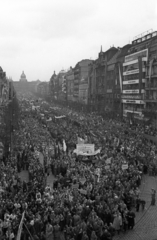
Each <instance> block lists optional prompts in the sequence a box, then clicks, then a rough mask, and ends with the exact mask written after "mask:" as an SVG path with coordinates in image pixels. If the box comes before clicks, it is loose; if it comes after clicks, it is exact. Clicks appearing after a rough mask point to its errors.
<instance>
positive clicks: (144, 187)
mask: <svg viewBox="0 0 157 240" xmlns="http://www.w3.org/2000/svg"><path fill="white" fill-rule="evenodd" d="M151 188H154V189H156V190H157V178H154V177H152V176H144V178H143V180H142V184H141V188H140V190H141V193H140V198H141V199H144V200H145V201H146V209H145V211H144V212H142V211H140V212H139V213H136V223H135V227H134V229H133V230H130V231H128V232H127V233H125V234H120V235H119V236H116V237H115V238H114V240H157V206H150V201H151Z"/></svg>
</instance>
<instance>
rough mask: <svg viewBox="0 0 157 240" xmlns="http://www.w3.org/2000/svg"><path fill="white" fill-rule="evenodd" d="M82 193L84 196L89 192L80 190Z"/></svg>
mask: <svg viewBox="0 0 157 240" xmlns="http://www.w3.org/2000/svg"><path fill="white" fill-rule="evenodd" d="M79 191H80V193H81V194H83V195H87V191H86V190H84V189H79Z"/></svg>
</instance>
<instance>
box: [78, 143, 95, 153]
mask: <svg viewBox="0 0 157 240" xmlns="http://www.w3.org/2000/svg"><path fill="white" fill-rule="evenodd" d="M76 149H77V151H78V152H81V153H87V154H93V153H94V152H95V145H94V144H77V145H76Z"/></svg>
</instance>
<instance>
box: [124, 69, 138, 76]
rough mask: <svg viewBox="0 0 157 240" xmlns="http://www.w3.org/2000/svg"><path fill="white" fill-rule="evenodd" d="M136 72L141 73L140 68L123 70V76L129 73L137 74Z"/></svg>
mask: <svg viewBox="0 0 157 240" xmlns="http://www.w3.org/2000/svg"><path fill="white" fill-rule="evenodd" d="M135 73H139V69H134V70H130V71H127V72H123V76H126V75H129V74H135Z"/></svg>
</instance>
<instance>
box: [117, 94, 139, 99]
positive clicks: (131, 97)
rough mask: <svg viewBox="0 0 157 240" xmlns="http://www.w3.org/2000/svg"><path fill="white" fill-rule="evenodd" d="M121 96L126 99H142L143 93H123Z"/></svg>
mask: <svg viewBox="0 0 157 240" xmlns="http://www.w3.org/2000/svg"><path fill="white" fill-rule="evenodd" d="M121 98H124V99H126V98H127V99H141V98H142V96H141V95H121Z"/></svg>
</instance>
